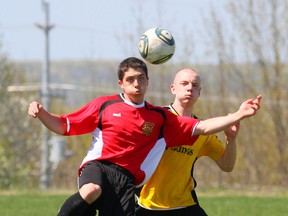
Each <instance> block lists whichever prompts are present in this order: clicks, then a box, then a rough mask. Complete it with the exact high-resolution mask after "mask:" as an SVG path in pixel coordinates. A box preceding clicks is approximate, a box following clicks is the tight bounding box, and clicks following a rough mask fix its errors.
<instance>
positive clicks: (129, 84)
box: [118, 68, 148, 104]
mask: <svg viewBox="0 0 288 216" xmlns="http://www.w3.org/2000/svg"><path fill="white" fill-rule="evenodd" d="M118 83H119V85H120V87H121V88H122V89H123V92H124V96H125V98H126V99H127V100H129V101H131V102H133V103H136V104H140V103H142V102H143V99H144V95H145V93H146V90H147V86H148V78H147V77H146V75H145V73H144V72H143V71H137V70H134V69H132V68H129V69H128V71H126V72H125V74H124V77H123V80H119V81H118Z"/></svg>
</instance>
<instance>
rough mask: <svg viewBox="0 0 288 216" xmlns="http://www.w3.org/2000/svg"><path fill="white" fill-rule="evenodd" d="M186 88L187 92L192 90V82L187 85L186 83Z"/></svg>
mask: <svg viewBox="0 0 288 216" xmlns="http://www.w3.org/2000/svg"><path fill="white" fill-rule="evenodd" d="M187 89H188V91H189V92H192V90H193V84H192V83H189V85H187Z"/></svg>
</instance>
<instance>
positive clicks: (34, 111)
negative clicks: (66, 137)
mask: <svg viewBox="0 0 288 216" xmlns="http://www.w3.org/2000/svg"><path fill="white" fill-rule="evenodd" d="M28 114H29V115H30V116H31V117H33V118H38V119H39V120H40V121H41V122H42V123H43V124H44V125H45V126H46V127H47V128H48V129H49V130H51V131H53V132H54V133H57V134H60V135H63V134H65V132H66V123H63V121H62V119H61V118H60V116H59V115H55V114H52V113H49V112H47V111H46V110H45V109H44V108H43V106H42V104H40V103H39V102H37V101H33V102H32V103H30V105H29V108H28Z"/></svg>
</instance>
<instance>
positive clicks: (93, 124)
mask: <svg viewBox="0 0 288 216" xmlns="http://www.w3.org/2000/svg"><path fill="white" fill-rule="evenodd" d="M118 79H119V81H118V84H119V86H120V87H121V88H122V90H123V93H121V94H118V95H112V96H103V97H99V98H96V99H94V100H92V101H91V102H89V103H88V104H87V105H85V106H84V107H83V108H81V109H80V110H78V111H76V112H75V113H72V114H68V115H56V114H52V113H49V112H47V111H46V110H45V109H44V108H43V106H42V105H41V104H40V103H39V102H37V101H33V102H32V103H31V104H30V106H29V109H28V114H29V115H30V116H32V117H34V118H36V117H37V118H38V119H39V120H40V121H41V122H42V123H43V124H44V125H45V126H46V127H47V128H48V129H50V130H51V131H53V132H55V133H57V134H61V135H69V136H70V135H81V134H86V133H91V134H92V137H93V139H92V145H91V148H90V149H89V150H88V153H87V156H86V157H85V158H84V160H83V163H82V165H81V166H80V169H79V190H78V192H77V193H75V194H74V195H72V196H71V197H69V198H68V199H67V200H66V201H65V203H64V204H63V205H62V207H61V209H60V210H59V213H58V216H68V215H69V216H74V215H75V216H76V215H77V216H81V215H95V211H96V209H98V210H99V215H101V216H102V215H107V216H108V215H109V216H113V215H115V216H116V215H117V216H133V215H135V206H134V205H135V201H134V189H135V185H138V186H140V185H142V184H144V183H145V182H146V181H147V180H148V179H149V178H150V176H151V175H152V174H153V172H154V170H155V169H156V166H157V164H158V162H159V160H160V157H161V156H162V154H163V152H164V150H165V148H166V145H167V143H168V142H169V143H182V144H183V143H186V144H187V145H192V144H193V142H194V141H195V139H196V138H197V135H199V134H210V133H215V132H218V131H221V130H223V129H225V128H226V127H228V126H230V125H232V124H234V123H235V122H237V121H239V120H241V119H243V118H246V117H249V116H253V115H254V114H255V113H256V111H257V110H258V109H259V107H260V99H261V98H258V99H256V100H252V99H250V100H247V101H245V102H243V103H242V104H241V106H240V108H239V110H238V111H237V112H235V113H233V114H232V115H229V116H223V117H217V118H213V119H208V120H205V121H199V120H196V119H191V118H188V117H177V116H176V115H174V114H172V113H171V112H169V111H167V110H166V109H163V108H161V107H156V106H153V105H151V104H149V103H148V102H146V101H145V100H144V95H145V92H146V90H147V86H148V80H149V78H148V70H147V66H146V64H145V63H144V62H143V61H142V60H140V59H138V58H134V57H130V58H127V59H125V60H123V61H122V62H121V63H120V65H119V68H118ZM179 134H180V135H181V136H179ZM179 139H181V142H179Z"/></svg>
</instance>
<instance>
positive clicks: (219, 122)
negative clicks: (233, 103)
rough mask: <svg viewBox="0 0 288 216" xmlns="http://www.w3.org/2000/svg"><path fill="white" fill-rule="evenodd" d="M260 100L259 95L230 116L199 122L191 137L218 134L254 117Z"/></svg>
mask: <svg viewBox="0 0 288 216" xmlns="http://www.w3.org/2000/svg"><path fill="white" fill-rule="evenodd" d="M261 98H262V96H261V95H259V96H257V98H256V99H254V100H253V99H249V100H246V101H245V102H243V103H242V104H241V106H240V108H239V110H238V111H237V112H235V113H232V114H230V115H227V116H220V117H215V118H210V119H207V120H204V121H200V122H199V124H198V125H197V127H196V129H195V131H194V133H193V135H200V134H212V133H218V132H220V131H222V130H224V129H226V128H227V127H229V126H231V125H233V124H235V123H236V122H238V121H240V120H242V119H244V118H248V117H250V116H253V115H255V114H256V112H257V111H258V110H259V108H260V102H261Z"/></svg>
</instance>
